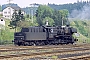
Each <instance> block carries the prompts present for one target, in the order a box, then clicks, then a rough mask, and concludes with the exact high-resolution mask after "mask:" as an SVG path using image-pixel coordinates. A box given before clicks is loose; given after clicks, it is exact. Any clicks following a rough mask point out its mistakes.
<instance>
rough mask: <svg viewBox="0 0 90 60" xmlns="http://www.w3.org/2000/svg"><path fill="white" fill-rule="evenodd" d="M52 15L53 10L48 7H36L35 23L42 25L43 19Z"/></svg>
mask: <svg viewBox="0 0 90 60" xmlns="http://www.w3.org/2000/svg"><path fill="white" fill-rule="evenodd" d="M52 15H53V9H51V8H50V7H49V6H46V5H40V6H39V7H38V10H37V11H36V17H37V18H36V19H37V23H38V24H39V25H40V26H41V25H43V19H44V18H45V17H50V18H51V17H52Z"/></svg>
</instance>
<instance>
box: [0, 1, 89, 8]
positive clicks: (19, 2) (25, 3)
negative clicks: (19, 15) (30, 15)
mask: <svg viewBox="0 0 90 60" xmlns="http://www.w3.org/2000/svg"><path fill="white" fill-rule="evenodd" d="M8 1H9V0H0V5H3V4H7V3H9V2H8ZM79 1H90V0H79ZM74 2H77V0H11V3H15V4H18V6H20V7H27V6H30V4H32V3H38V4H48V3H51V4H53V3H54V4H66V3H74Z"/></svg>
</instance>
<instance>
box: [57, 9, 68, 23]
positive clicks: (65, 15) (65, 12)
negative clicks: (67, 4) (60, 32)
mask: <svg viewBox="0 0 90 60" xmlns="http://www.w3.org/2000/svg"><path fill="white" fill-rule="evenodd" d="M59 13H60V14H61V20H62V21H63V22H62V25H66V23H67V20H68V15H69V12H68V10H66V9H63V10H59Z"/></svg>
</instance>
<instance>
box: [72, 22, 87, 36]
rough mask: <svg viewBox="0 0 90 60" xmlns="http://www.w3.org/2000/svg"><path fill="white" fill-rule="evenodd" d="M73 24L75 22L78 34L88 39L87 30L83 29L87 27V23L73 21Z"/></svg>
mask: <svg viewBox="0 0 90 60" xmlns="http://www.w3.org/2000/svg"><path fill="white" fill-rule="evenodd" d="M74 22H75V24H76V27H78V30H79V32H80V33H81V34H82V35H84V36H86V37H88V30H87V29H85V26H86V25H87V23H86V22H84V21H74Z"/></svg>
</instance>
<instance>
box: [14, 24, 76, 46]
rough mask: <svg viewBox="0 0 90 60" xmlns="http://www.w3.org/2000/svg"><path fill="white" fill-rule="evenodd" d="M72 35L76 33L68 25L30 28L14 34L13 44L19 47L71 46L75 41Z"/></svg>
mask: <svg viewBox="0 0 90 60" xmlns="http://www.w3.org/2000/svg"><path fill="white" fill-rule="evenodd" d="M74 33H77V30H76V29H75V28H73V27H70V26H69V25H66V26H32V27H28V28H22V29H21V31H20V32H15V33H14V41H13V42H14V44H15V45H19V46H20V45H24V46H29V45H30V46H32V45H58V44H73V43H74V42H75V41H77V39H76V38H74V37H73V36H72V35H73V34H74Z"/></svg>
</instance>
